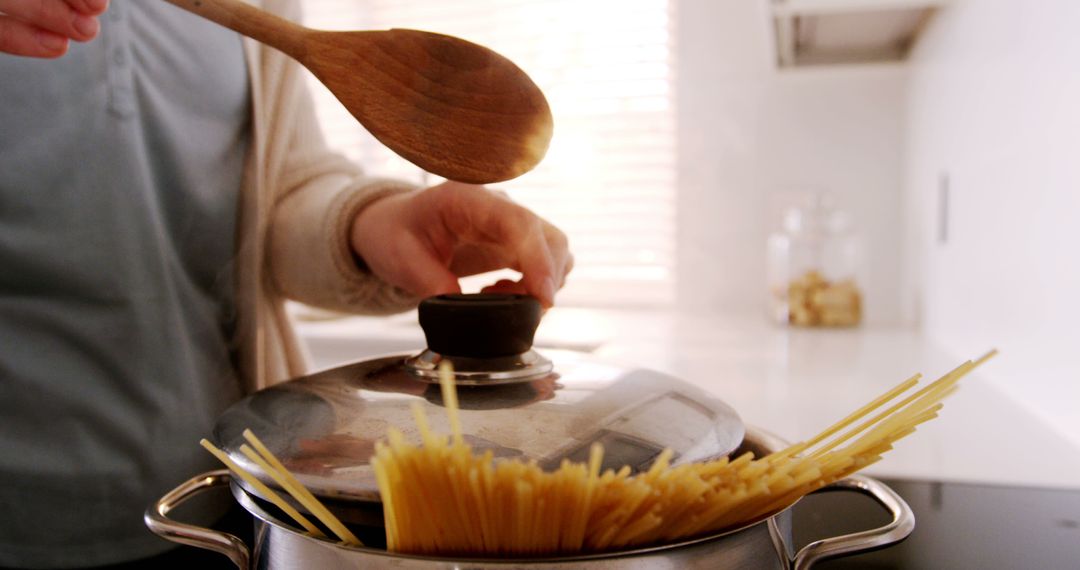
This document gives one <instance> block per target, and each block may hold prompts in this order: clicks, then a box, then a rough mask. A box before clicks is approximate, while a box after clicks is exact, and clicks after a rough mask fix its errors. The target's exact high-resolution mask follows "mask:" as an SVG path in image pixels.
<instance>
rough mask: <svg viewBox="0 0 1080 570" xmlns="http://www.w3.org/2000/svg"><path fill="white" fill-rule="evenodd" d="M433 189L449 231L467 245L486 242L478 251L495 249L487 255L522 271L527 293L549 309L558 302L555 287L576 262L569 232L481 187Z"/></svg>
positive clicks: (465, 263) (462, 262) (453, 185)
mask: <svg viewBox="0 0 1080 570" xmlns="http://www.w3.org/2000/svg"><path fill="white" fill-rule="evenodd" d="M433 190H435V191H436V192H435V193H434V194H433V196H436V197H437V200H438V201H439V202H440V206H439V207H438V208H436V209H437V211H439V212H441V213H442V217H443V225H444V226H445V227H446V228H447V230H448V232H447V233H449V234H450V235H452V236H455V238H456V239H459V240H461V242H462V243H464V244H466V245H478V246H482V247H481V248H473V250H474V251H482V250H485V249H486V250H489V251H490V250H495V253H494V254H490V253H489V254H488V255H487V258H488V259H499V260H502V261H504V262H505V267H508V268H510V269H515V270H518V271H520V272H521V273H522V279H521V285H522V286H523V287H524V288H525V291H526V292H527V293H528V294H530V295H533V296H535V297H536V298H538V299H539V300H540V302H541V304H543V305H544V306H545V307H550V306H552V305H553V304H554V302H555V291H557V290H558V288H560V287H561V286H562V285H563V283H564V282H565V276H566V272H567V271H568V270H569V267H570V266H571V265H572V261H571V260H572V256H571V255H570V253H569V247H568V243H567V239H566V235H565V234H563V233H562V232H561V231H560V230H559V229H558V228H556V227H555V226H553V225H551V224H549V223H548V222H546V221H544V220H543V219H542V218H540V217H539V216H537V215H536V214H534V213H533V212H531V211H529V210H528V209H526V208H524V207H522V206H520V205H518V204H515V203H514V202H512V201H510V200H509V199H507V198H505V197H504V196H500V195H498V194H496V193H495V192H493V191H490V190H487V189H484V188H482V187H477V186H469V185H464V184H457V183H448V184H444V185H442V186H441V187H436V188H435V189H433ZM462 251H465V250H462ZM469 261H470V260H464V259H463V260H455V264H456V265H459V266H468V265H470V263H469ZM487 269H488V270H492V269H499V267H489V268H487Z"/></svg>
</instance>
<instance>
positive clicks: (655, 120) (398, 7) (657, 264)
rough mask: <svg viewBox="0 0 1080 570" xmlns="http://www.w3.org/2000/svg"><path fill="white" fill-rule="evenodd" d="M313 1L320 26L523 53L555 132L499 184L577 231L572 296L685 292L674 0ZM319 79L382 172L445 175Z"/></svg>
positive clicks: (370, 164)
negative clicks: (416, 162)
mask: <svg viewBox="0 0 1080 570" xmlns="http://www.w3.org/2000/svg"><path fill="white" fill-rule="evenodd" d="M304 9H305V20H306V21H305V24H306V25H308V26H311V27H316V28H322V29H338V30H346V29H387V28H395V27H396V28H414V29H421V30H429V31H433V32H439V33H445V34H451V35H455V36H459V37H462V38H464V39H467V40H469V41H473V42H476V43H479V44H482V45H485V46H488V47H490V48H492V49H494V50H495V51H497V52H499V53H501V54H503V55H505V56H507V57H509V58H510V59H511V60H513V61H514V62H515V63H516V64H517V65H518V66H519V67H521V68H522V69H524V70H525V71H526V72H527V73H528V74H529V75H530V76H531V77H532V78H533V80H534V81H535V82H536V83H537V85H539V86H540V88H541V89H542V90H543V91H544V93H545V95H546V96H547V97H548V101H549V103H550V105H551V108H552V112H553V114H554V118H555V134H554V137H553V139H552V144H551V148H550V149H549V151H548V155H547V157H546V158H545V159H544V161H543V162H541V163H540V165H539V166H538V167H537V168H536V169H535V170H534V171H532V172H529V173H527V174H525V175H524V176H522V177H520V178H518V179H516V180H512V181H509V182H505V183H501V184H499V185H497V186H498V187H499V188H502V189H504V190H506V191H507V192H508V193H509V194H510V196H511V197H513V198H514V199H515V200H516V201H518V202H519V203H521V204H524V205H526V206H527V207H529V208H531V209H533V210H534V211H536V212H537V213H538V214H540V215H541V216H543V217H544V218H546V219H548V220H550V221H551V222H552V223H554V224H555V225H557V226H559V227H560V228H561V229H563V231H565V232H566V233H567V235H568V236H569V238H570V243H571V248H572V250H573V252H574V255H575V262H576V263H575V268H574V271H573V273H572V274H571V276H570V279H569V281H568V283H567V286H566V288H565V289H564V290H563V292H562V293H560V295H559V303H560V304H561V305H593V306H596V305H624V306H625V305H666V304H669V303H671V302H672V301H673V298H674V275H675V272H674V263H675V164H676V163H675V118H674V93H673V85H674V77H673V65H672V60H673V52H674V49H673V45H672V30H671V22H672V16H671V9H672V7H671V5H670V2H669V0H620V1H612V0H456V1H454V2H445V1H442V0H307V1H306V2H305V3H304ZM311 81H312V85H313V89H314V91H315V97H316V106H317V113H318V116H319V120H320V123H321V124H322V126H323V129H324V132H325V133H326V136H327V138H328V140H329V142H330V144H331V145H332V146H334V147H336V148H338V149H339V150H340V151H342V152H344V153H345V154H346V155H348V156H349V157H350V158H353V159H355V160H357V161H359V162H360V163H361V164H363V165H364V167H365V168H366V169H367V170H368V171H369V172H372V173H376V174H378V175H381V176H393V177H398V178H401V179H404V180H408V181H411V182H416V183H419V184H425V185H428V184H434V183H437V182H438V181H440V180H439V179H437V178H434V177H432V176H430V175H427V174H426V173H423V172H421V171H420V170H419V169H417V168H416V167H414V166H412V165H411V164H409V163H408V162H406V161H404V160H403V159H401V158H399V157H397V156H396V155H394V154H393V153H391V152H390V151H389V150H387V149H385V148H384V147H382V146H381V145H380V144H379V143H378V141H376V140H375V139H374V137H372V136H371V135H369V134H367V133H366V132H365V131H364V130H363V129H362V127H360V126H359V125H358V124H357V122H356V121H355V120H354V119H352V118H351V117H350V116H349V115H348V112H347V111H345V110H344V108H343V107H342V106H341V105H340V104H339V103H338V102H337V101H336V100H335V99H334V98H333V96H332V95H330V94H329V92H328V91H326V90H325V88H323V87H322V86H321V85H320V84H318V82H317V81H316V80H315V79H314V78H311ZM491 277H492V276H488V277H487V278H486V279H485V280H484V282H490V281H491ZM474 285H475V282H474ZM477 287H478V285H475V286H474V287H473V289H475V288H477ZM466 290H467V291H468V290H470V289H469V283H468V282H467V283H466Z"/></svg>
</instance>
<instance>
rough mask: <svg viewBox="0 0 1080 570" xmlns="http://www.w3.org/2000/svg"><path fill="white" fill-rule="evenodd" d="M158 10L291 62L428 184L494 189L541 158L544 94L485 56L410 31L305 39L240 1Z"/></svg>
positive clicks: (183, 0) (547, 127)
mask: <svg viewBox="0 0 1080 570" xmlns="http://www.w3.org/2000/svg"><path fill="white" fill-rule="evenodd" d="M166 1H167V2H170V3H172V4H175V5H176V6H179V7H181V8H183V9H185V10H188V11H190V12H193V13H195V14H198V15H200V16H203V17H205V18H207V19H209V20H212V21H214V22H217V23H218V24H221V25H223V26H225V27H227V28H229V29H232V30H234V31H236V32H239V33H240V34H243V35H245V36H248V37H250V38H253V39H255V40H258V41H260V42H262V43H264V44H267V45H269V46H271V47H274V48H277V49H279V50H281V51H282V52H284V53H285V54H287V55H289V56H290V57H292V58H293V59H296V60H297V61H299V62H300V63H301V64H302V65H304V67H307V68H308V69H309V70H311V72H312V73H313V74H314V75H315V77H317V78H318V79H319V80H320V81H322V82H323V84H324V85H326V87H327V88H329V89H330V91H331V92H332V93H333V94H334V96H336V97H337V98H338V100H339V101H341V103H342V104H343V105H345V108H346V109H348V110H349V112H350V113H352V115H353V116H354V117H356V119H357V120H358V121H360V123H361V124H362V125H364V127H365V128H366V129H367V130H368V131H370V132H371V134H372V135H374V136H375V138H377V139H379V141H380V142H382V143H383V144H384V145H386V146H387V147H388V148H390V149H391V150H393V151H394V152H396V153H397V154H399V155H400V156H402V157H403V158H405V159H406V160H408V161H410V162H412V163H413V164H415V165H417V166H419V167H420V168H423V169H424V170H426V171H428V172H431V173H433V174H437V175H439V176H443V177H446V178H448V179H451V180H457V181H460V182H469V183H474V184H486V183H490V182H501V181H503V180H509V179H511V178H515V177H517V176H520V175H522V174H524V173H525V172H528V171H529V170H531V169H532V168H533V167H534V166H536V164H537V163H539V162H540V160H541V159H542V158H543V157H544V154H545V153H546V152H547V148H548V144H549V143H550V141H551V135H552V126H553V123H552V118H551V109H550V108H549V107H548V104H547V100H546V99H545V98H544V94H543V93H542V92H541V91H540V89H539V88H538V87H537V86H536V84H535V83H533V81H532V80H531V79H530V78H529V76H528V75H526V74H525V72H524V71H522V70H521V69H520V68H518V67H517V66H516V65H514V63H513V62H512V61H510V60H508V59H506V58H505V57H503V56H501V55H499V54H498V53H496V52H494V51H492V50H490V49H488V48H485V47H483V46H480V45H477V44H474V43H471V42H468V41H465V40H462V39H460V38H455V37H453V36H446V35H441V34H434V33H430V32H422V31H418V30H404V29H392V30H385V31H359V32H326V31H319V30H312V29H309V28H305V27H303V26H300V25H297V24H294V23H292V22H289V21H287V20H284V19H282V18H279V17H277V16H274V15H272V14H270V13H268V12H265V11H263V10H259V9H257V8H255V7H253V6H250V5H248V4H245V3H243V2H240V1H239V0H166Z"/></svg>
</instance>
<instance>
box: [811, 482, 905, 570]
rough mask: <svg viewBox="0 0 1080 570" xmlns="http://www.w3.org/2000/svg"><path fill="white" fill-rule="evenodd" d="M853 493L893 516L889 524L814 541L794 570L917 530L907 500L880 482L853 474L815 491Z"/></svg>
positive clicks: (874, 546) (882, 543)
mask: <svg viewBox="0 0 1080 570" xmlns="http://www.w3.org/2000/svg"><path fill="white" fill-rule="evenodd" d="M844 490H851V491H856V492H859V493H862V494H864V495H867V496H869V497H870V498H872V499H874V500H875V501H877V502H878V504H880V505H881V506H883V507H885V509H887V510H888V511H889V512H890V513H892V519H893V520H892V522H890V523H889V524H887V525H885V526H883V527H879V528H875V529H872V530H865V531H862V532H856V533H853V534H845V535H843V536H836V537H832V538H826V539H822V540H818V541H814V542H811V543H810V544H807V545H806V546H804V547H803V548H802V549H801V550H799V552H798V554H796V555H795V559H794V560H793V561H792V566H791V567H792V568H793V570H807V569H808V568H810V567H811V566H813V565H814V564H816V563H818V562H820V561H822V560H824V559H826V558H832V557H835V556H841V555H844V554H851V553H855V552H862V551H868V550H874V549H876V548H881V547H884V546H888V545H890V544H894V543H897V542H900V541H901V540H904V539H905V538H907V537H908V535H909V534H911V531H912V530H915V513H913V512H912V511H911V507H909V506H908V504H907V503H906V502H904V499H902V498H900V495H897V494H896V492H895V491H893V490H892V489H890V488H889V487H888V486H886V485H885V484H884V483H882V482H880V481H878V480H877V479H871V478H870V477H866V476H864V475H852V476H850V477H847V478H845V479H841V480H839V481H836V482H835V483H832V484H831V485H829V486H827V487H823V488H821V489H819V490H817V491H816V492H818V493H821V492H828V491H844Z"/></svg>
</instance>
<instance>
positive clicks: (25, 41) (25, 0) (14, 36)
mask: <svg viewBox="0 0 1080 570" xmlns="http://www.w3.org/2000/svg"><path fill="white" fill-rule="evenodd" d="M107 7H108V0H68V1H62V0H0V52H5V53H10V54H13V55H22V56H30V57H44V58H53V57H59V56H61V55H63V54H64V53H65V52H66V51H67V47H68V40H75V41H80V42H84V41H88V40H91V39H93V38H94V37H95V36H97V33H98V31H99V30H100V24H99V23H98V20H97V16H98V15H99V14H101V13H102V12H104V11H105V9H106V8H107Z"/></svg>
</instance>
